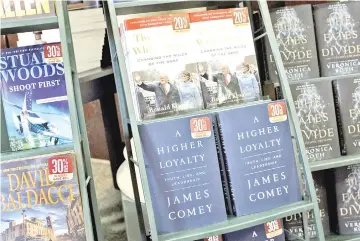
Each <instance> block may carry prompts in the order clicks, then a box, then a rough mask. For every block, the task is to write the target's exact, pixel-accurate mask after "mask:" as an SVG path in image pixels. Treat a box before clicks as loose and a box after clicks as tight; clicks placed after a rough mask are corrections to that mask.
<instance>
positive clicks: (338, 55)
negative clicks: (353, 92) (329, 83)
mask: <svg viewBox="0 0 360 241" xmlns="http://www.w3.org/2000/svg"><path fill="white" fill-rule="evenodd" d="M359 8H360V2H357V1H349V2H341V3H330V4H318V5H314V20H315V29H316V39H317V46H318V52H319V62H320V69H321V70H320V72H321V76H335V75H347V74H355V73H360V37H359V34H360V15H359Z"/></svg>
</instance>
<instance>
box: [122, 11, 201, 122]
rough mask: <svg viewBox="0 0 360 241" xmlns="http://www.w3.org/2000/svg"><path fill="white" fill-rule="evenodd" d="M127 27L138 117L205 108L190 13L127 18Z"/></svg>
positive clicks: (128, 65) (126, 39)
mask: <svg viewBox="0 0 360 241" xmlns="http://www.w3.org/2000/svg"><path fill="white" fill-rule="evenodd" d="M124 30H125V31H124V33H123V34H124V38H123V39H124V44H123V47H124V49H126V52H125V58H126V59H127V67H128V68H129V70H128V72H129V80H130V86H131V91H132V95H133V102H134V103H135V109H136V110H137V113H138V118H139V119H153V118H159V117H164V116H171V115H176V114H179V113H184V112H189V111H195V110H201V109H203V108H204V104H203V98H202V91H201V83H200V82H199V80H198V79H197V78H196V72H195V69H196V68H195V67H196V63H195V62H192V61H194V58H193V55H194V48H195V46H196V45H195V41H194V37H193V33H192V29H191V28H190V21H189V15H188V14H186V13H178V14H172V15H161V16H149V17H140V18H135V19H127V20H125V21H124Z"/></svg>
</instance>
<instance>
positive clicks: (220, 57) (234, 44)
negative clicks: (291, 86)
mask: <svg viewBox="0 0 360 241" xmlns="http://www.w3.org/2000/svg"><path fill="white" fill-rule="evenodd" d="M190 21H191V29H192V31H194V35H195V39H194V40H195V42H196V49H195V51H196V55H195V56H194V57H195V59H196V61H197V65H196V67H197V71H198V77H199V78H200V79H201V81H202V83H204V84H205V86H204V87H205V88H202V90H203V97H204V102H205V106H206V108H213V107H217V106H224V105H232V104H238V103H244V102H250V101H255V100H259V99H260V97H261V96H262V91H261V88H260V80H259V73H258V65H257V60H256V53H255V47H254V39H253V35H252V31H251V25H250V20H249V13H248V9H247V8H236V9H219V10H211V11H202V12H195V13H190Z"/></svg>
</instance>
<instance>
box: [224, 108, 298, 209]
mask: <svg viewBox="0 0 360 241" xmlns="http://www.w3.org/2000/svg"><path fill="white" fill-rule="evenodd" d="M217 117H218V122H219V128H220V134H221V138H222V145H223V151H224V159H225V162H226V164H227V171H228V180H229V184H230V190H231V192H232V201H233V213H234V215H236V216H243V215H249V214H252V213H257V212H262V211H266V210H270V209H273V208H277V207H280V206H284V205H287V204H291V203H294V202H297V201H300V200H301V193H300V186H299V180H298V174H297V168H296V164H295V155H294V149H293V142H292V138H291V133H290V127H289V121H288V118H287V113H286V105H285V102H284V101H275V102H269V103H263V104H257V105H253V106H248V107H242V108H236V109H231V110H225V111H220V112H219V113H218V114H217ZM239 120H241V125H239Z"/></svg>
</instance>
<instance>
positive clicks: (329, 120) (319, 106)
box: [290, 81, 340, 161]
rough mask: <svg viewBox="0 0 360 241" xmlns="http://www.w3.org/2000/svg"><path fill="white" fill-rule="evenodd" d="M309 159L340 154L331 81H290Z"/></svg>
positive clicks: (321, 158) (315, 159)
mask: <svg viewBox="0 0 360 241" xmlns="http://www.w3.org/2000/svg"><path fill="white" fill-rule="evenodd" d="M290 89H291V93H292V96H293V98H294V104H295V108H296V111H297V116H298V117H299V121H300V127H301V133H302V136H303V138H304V142H305V147H306V154H307V157H308V159H309V161H319V160H326V159H331V158H336V157H339V156H340V144H339V137H338V131H337V123H336V115H335V106H334V99H333V91H332V86H331V82H330V81H316V82H305V83H298V84H290Z"/></svg>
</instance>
